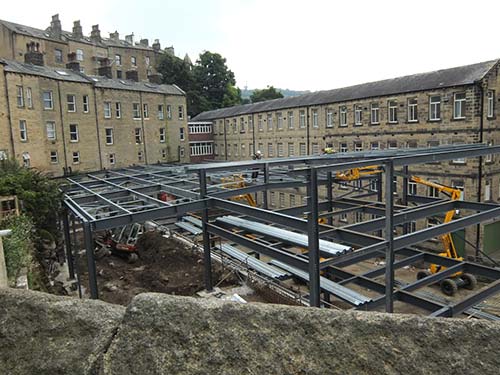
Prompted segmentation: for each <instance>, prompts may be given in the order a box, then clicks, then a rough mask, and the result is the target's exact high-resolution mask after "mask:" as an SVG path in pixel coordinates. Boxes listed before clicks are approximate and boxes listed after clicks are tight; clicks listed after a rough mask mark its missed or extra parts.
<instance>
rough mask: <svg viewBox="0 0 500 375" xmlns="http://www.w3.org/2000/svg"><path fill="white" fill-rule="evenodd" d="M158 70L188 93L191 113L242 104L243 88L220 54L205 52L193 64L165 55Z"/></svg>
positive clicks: (166, 78)
mask: <svg viewBox="0 0 500 375" xmlns="http://www.w3.org/2000/svg"><path fill="white" fill-rule="evenodd" d="M157 69H158V72H160V73H161V74H162V75H163V82H164V83H169V84H173V83H175V84H176V85H178V86H179V87H180V88H181V89H183V90H184V91H185V92H186V96H187V103H188V114H189V115H190V116H194V115H196V114H198V113H200V112H203V111H209V110H212V109H217V108H222V107H227V106H232V105H236V104H240V103H241V91H240V89H239V88H237V87H235V84H236V80H235V78H234V73H233V72H232V71H231V70H229V68H228V67H227V65H226V59H225V58H223V57H222V56H221V55H220V54H218V53H212V52H209V51H205V52H203V53H202V54H200V56H199V58H198V60H197V61H196V63H195V64H194V65H191V64H190V63H189V61H186V59H185V60H181V59H179V58H178V57H175V56H172V55H168V54H165V55H164V56H163V57H162V58H161V60H160V62H159V64H158V67H157Z"/></svg>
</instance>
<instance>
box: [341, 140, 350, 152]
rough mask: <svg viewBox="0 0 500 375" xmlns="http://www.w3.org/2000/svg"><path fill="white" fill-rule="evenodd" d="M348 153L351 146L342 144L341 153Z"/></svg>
mask: <svg viewBox="0 0 500 375" xmlns="http://www.w3.org/2000/svg"><path fill="white" fill-rule="evenodd" d="M348 151H349V146H348V145H347V142H340V143H339V152H348Z"/></svg>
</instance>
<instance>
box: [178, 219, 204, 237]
mask: <svg viewBox="0 0 500 375" xmlns="http://www.w3.org/2000/svg"><path fill="white" fill-rule="evenodd" d="M175 225H177V226H178V227H179V228H182V229H184V230H185V231H188V232H189V233H191V234H194V235H195V236H197V235H199V234H202V233H203V231H202V230H201V228H198V227H196V226H194V225H193V224H191V223H186V222H185V221H178V222H177V223H175Z"/></svg>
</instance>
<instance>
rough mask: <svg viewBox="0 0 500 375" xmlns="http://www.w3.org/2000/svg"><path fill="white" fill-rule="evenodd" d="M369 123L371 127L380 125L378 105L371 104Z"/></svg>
mask: <svg viewBox="0 0 500 375" xmlns="http://www.w3.org/2000/svg"><path fill="white" fill-rule="evenodd" d="M370 123H371V124H372V125H378V124H380V105H379V104H378V103H371V106H370Z"/></svg>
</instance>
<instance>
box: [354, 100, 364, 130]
mask: <svg viewBox="0 0 500 375" xmlns="http://www.w3.org/2000/svg"><path fill="white" fill-rule="evenodd" d="M354 125H358V126H359V125H363V109H362V108H361V106H359V105H355V106H354Z"/></svg>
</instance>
